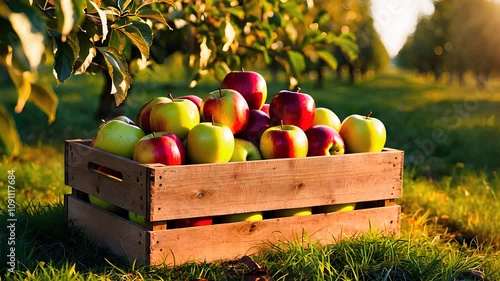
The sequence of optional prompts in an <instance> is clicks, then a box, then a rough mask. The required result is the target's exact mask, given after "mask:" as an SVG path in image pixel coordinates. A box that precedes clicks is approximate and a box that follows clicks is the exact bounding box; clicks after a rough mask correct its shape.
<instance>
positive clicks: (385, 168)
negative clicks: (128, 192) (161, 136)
mask: <svg viewBox="0 0 500 281" xmlns="http://www.w3.org/2000/svg"><path fill="white" fill-rule="evenodd" d="M402 171H403V152H402V151H396V150H390V151H384V152H380V153H358V154H349V155H339V156H324V157H308V158H301V159H273V160H260V161H250V162H237V163H219V164H205V165H186V166H177V167H164V168H161V169H155V170H154V171H153V172H154V174H153V179H152V181H154V188H152V189H151V198H150V199H151V220H153V221H155V220H167V219H172V218H179V217H199V216H205V215H222V214H234V213H247V212H254V211H266V210H280V209H289V208H300V207H309V206H321V205H332V204H342V203H352V202H360V201H373V200H385V199H394V198H400V197H401V196H402V179H403V174H402Z"/></svg>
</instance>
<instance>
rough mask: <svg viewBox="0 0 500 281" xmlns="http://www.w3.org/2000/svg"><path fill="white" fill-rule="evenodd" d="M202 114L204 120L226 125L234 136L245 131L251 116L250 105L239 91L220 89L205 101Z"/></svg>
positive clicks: (202, 105) (209, 95) (201, 110)
mask: <svg viewBox="0 0 500 281" xmlns="http://www.w3.org/2000/svg"><path fill="white" fill-rule="evenodd" d="M200 112H201V115H202V116H203V118H204V120H214V122H216V123H217V124H222V125H226V126H228V127H229V129H231V132H233V134H237V133H239V132H241V131H243V130H244V129H245V127H246V126H247V123H248V118H249V115H250V110H249V109H248V104H247V102H246V100H245V98H244V97H243V96H242V95H241V94H240V93H239V92H238V91H236V90H231V89H220V88H219V90H217V91H213V92H211V93H209V94H208V95H207V96H206V97H205V98H204V99H203V102H202V103H201V109H200Z"/></svg>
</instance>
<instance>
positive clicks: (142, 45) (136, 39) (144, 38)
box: [117, 22, 153, 59]
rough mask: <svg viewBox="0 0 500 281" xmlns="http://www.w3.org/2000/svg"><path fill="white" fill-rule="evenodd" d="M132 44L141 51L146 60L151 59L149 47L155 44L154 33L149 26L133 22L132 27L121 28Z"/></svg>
mask: <svg viewBox="0 0 500 281" xmlns="http://www.w3.org/2000/svg"><path fill="white" fill-rule="evenodd" d="M117 30H119V31H121V32H123V34H125V36H127V37H128V38H129V39H130V41H132V43H134V45H135V46H136V47H137V48H138V49H139V51H140V52H141V55H142V56H143V57H144V59H148V58H149V46H151V43H152V42H153V31H152V30H151V28H150V27H149V25H147V24H145V23H142V22H132V24H130V25H125V26H121V27H119V28H118V29H117Z"/></svg>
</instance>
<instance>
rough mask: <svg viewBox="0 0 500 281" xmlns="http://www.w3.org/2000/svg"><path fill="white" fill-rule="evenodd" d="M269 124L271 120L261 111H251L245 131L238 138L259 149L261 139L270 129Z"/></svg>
mask: <svg viewBox="0 0 500 281" xmlns="http://www.w3.org/2000/svg"><path fill="white" fill-rule="evenodd" d="M269 123H270V119H269V116H268V115H266V114H265V113H264V112H262V111H260V110H257V109H251V110H250V114H249V118H248V123H247V126H246V128H245V130H243V131H242V132H240V133H238V134H237V136H236V137H238V138H241V139H245V140H247V141H250V142H252V143H253V144H255V145H256V146H257V147H259V145H260V137H261V136H262V133H264V131H265V130H266V129H267V128H269V127H270V126H269Z"/></svg>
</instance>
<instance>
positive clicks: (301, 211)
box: [271, 207, 312, 218]
mask: <svg viewBox="0 0 500 281" xmlns="http://www.w3.org/2000/svg"><path fill="white" fill-rule="evenodd" d="M311 214H312V207H305V208H294V209H284V210H276V211H273V212H272V215H271V216H272V217H275V218H280V217H300V216H310V215H311Z"/></svg>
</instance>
